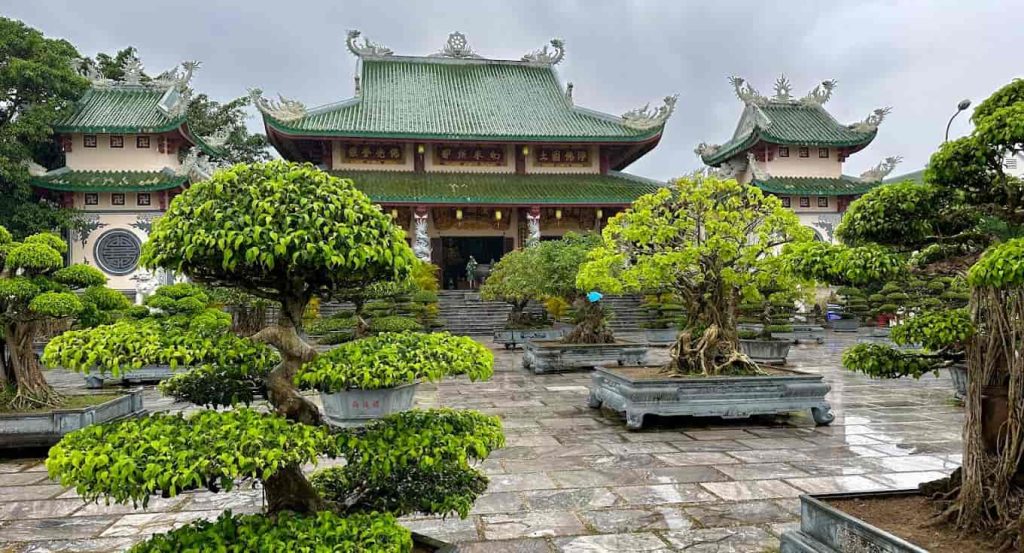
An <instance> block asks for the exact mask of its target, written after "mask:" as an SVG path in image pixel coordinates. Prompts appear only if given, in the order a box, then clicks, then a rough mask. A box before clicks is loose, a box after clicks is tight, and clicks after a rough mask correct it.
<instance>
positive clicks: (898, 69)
mask: <svg viewBox="0 0 1024 553" xmlns="http://www.w3.org/2000/svg"><path fill="white" fill-rule="evenodd" d="M0 13H3V14H4V15H5V16H7V17H14V18H18V19H22V20H24V21H25V22H27V23H28V24H30V25H32V26H34V27H37V28H39V29H41V30H43V31H44V32H45V33H46V34H47V35H50V36H58V37H64V38H67V39H68V40H70V41H71V42H73V43H74V44H75V45H76V46H78V48H79V50H80V51H81V52H83V53H84V54H88V55H92V54H95V53H96V52H97V51H108V52H109V51H113V50H116V49H118V48H121V47H123V46H126V45H129V44H130V45H134V46H136V47H137V48H138V49H139V51H140V53H141V55H142V58H143V61H144V62H145V64H146V66H147V67H148V69H149V70H151V71H160V70H163V69H165V68H167V67H169V66H171V65H173V64H174V63H176V62H178V61H181V60H184V59H198V60H202V61H203V67H202V70H201V71H200V73H198V76H197V78H196V79H195V81H194V84H195V86H196V88H197V89H199V90H201V91H203V92H207V93H208V94H210V95H211V96H213V97H214V98H217V99H221V100H224V99H229V98H232V97H235V96H240V95H242V94H244V93H245V90H246V88H247V87H250V86H258V87H260V88H262V89H263V90H264V91H265V92H266V93H267V94H277V93H282V94H284V95H286V96H289V97H293V98H296V99H299V100H302V101H303V102H305V103H306V104H307V105H311V106H312V105H318V104H323V103H328V102H333V101H337V100H340V99H342V98H346V97H349V96H351V94H352V77H353V71H354V66H355V59H354V58H353V57H352V56H351V55H350V54H349V53H348V51H347V50H346V49H345V45H344V41H345V31H346V30H347V29H350V28H357V29H361V30H362V31H363V32H364V36H367V37H369V38H371V39H372V40H375V41H379V42H381V43H383V44H385V45H387V46H389V47H391V48H392V49H393V50H395V52H396V53H399V54H411V55H423V54H427V53H430V52H433V51H436V50H437V49H438V48H439V47H440V46H441V45H442V44H443V42H444V40H445V38H446V37H447V35H448V33H449V32H451V31H454V30H459V31H462V32H463V33H465V34H466V35H467V36H468V38H469V41H470V44H471V45H472V46H473V47H474V48H475V49H476V50H477V51H478V52H480V53H481V54H482V55H484V56H487V57H502V58H513V59H516V58H518V57H519V56H521V55H522V54H523V53H525V52H527V51H530V50H532V49H534V48H538V47H540V46H542V45H543V44H545V43H546V42H547V40H549V39H550V38H552V37H561V38H564V39H565V40H566V43H567V45H568V46H567V49H568V55H567V57H566V60H565V61H564V62H563V63H562V64H560V65H559V66H558V70H559V74H560V77H561V78H562V80H563V82H565V81H572V82H573V83H575V93H574V97H575V99H576V103H577V104H578V105H581V106H586V107H590V108H593V109H597V110H601V111H606V112H610V113H615V114H618V113H622V112H623V111H626V110H628V109H632V108H634V107H637V106H640V105H643V104H645V103H647V102H654V103H657V102H659V101H660V98H662V97H663V96H665V95H668V94H675V93H678V94H679V104H678V107H677V111H676V114H675V115H674V116H673V118H672V120H671V121H670V122H669V124H668V128H667V129H666V131H665V136H664V139H663V140H662V142H661V146H659V147H658V149H656V150H655V151H654V152H652V153H651V154H649V155H647V156H646V157H645V158H644V159H642V160H640V161H639V162H637V163H636V164H634V165H633V166H631V167H630V169H629V170H630V171H631V172H634V173H637V174H641V175H645V176H650V177H655V178H661V179H666V178H670V177H672V176H676V175H679V174H682V173H685V172H687V171H689V170H692V169H694V168H696V167H698V166H699V164H698V161H697V159H696V158H695V156H694V155H693V152H692V150H693V147H694V145H695V144H696V143H697V142H700V141H702V140H707V141H713V142H722V141H724V140H726V139H727V138H728V137H729V136H730V135H731V133H732V131H733V128H734V126H735V124H736V120H737V118H738V116H739V113H740V110H741V108H742V106H741V104H740V102H739V101H738V100H736V98H735V97H734V96H733V95H732V91H731V88H730V86H729V84H728V82H727V81H726V78H727V77H728V76H729V75H741V76H743V77H745V78H746V79H748V81H750V82H751V83H752V84H753V85H754V86H755V87H757V88H759V89H760V90H761V91H762V92H770V91H771V85H772V82H773V81H774V80H775V78H776V77H777V76H778V75H779V74H780V73H785V74H786V76H787V77H789V79H790V81H791V82H792V83H793V86H794V92H795V93H797V94H801V95H802V94H803V93H804V92H805V91H807V90H809V89H810V88H812V87H813V86H814V85H815V84H817V83H818V82H820V81H822V80H825V79H833V78H834V79H837V80H838V81H839V86H838V88H837V90H836V93H835V95H834V96H833V99H832V101H831V102H830V103H829V104H828V108H829V109H830V111H831V112H832V113H833V115H835V116H836V118H837V119H839V120H840V121H841V122H844V123H845V122H853V121H856V120H859V119H862V118H863V117H865V116H866V115H867V114H868V113H869V112H870V111H871V110H872V109H874V108H876V107H880V106H885V105H889V106H892V107H893V113H892V115H891V117H890V118H889V119H888V120H886V121H885V123H884V124H883V125H882V128H881V130H880V132H879V136H878V138H877V139H876V140H875V141H874V143H873V144H872V145H871V146H870V147H869V148H867V149H866V150H865V151H863V152H861V153H859V154H857V155H856V156H854V157H853V158H852V159H851V160H850V161H849V162H848V163H847V165H846V172H847V173H849V174H855V175H856V174H859V173H860V172H861V171H863V170H865V169H867V168H868V167H870V166H872V165H874V164H875V163H876V162H877V161H879V160H880V159H882V158H884V157H886V156H890V155H902V156H903V157H904V163H903V165H902V166H901V167H899V168H898V169H897V171H896V172H897V173H899V172H906V171H912V170H915V169H917V168H920V167H921V166H922V165H923V164H924V163H925V162H926V161H927V159H928V156H929V154H930V153H931V152H932V151H933V150H934V148H935V147H936V146H937V145H938V144H939V143H940V142H941V141H942V134H943V131H944V128H945V125H946V120H947V119H948V117H949V115H950V114H951V113H952V111H953V110H954V109H955V106H956V103H957V102H958V101H959V100H960V99H961V98H965V97H967V98H971V99H973V100H974V101H975V102H977V101H979V100H980V99H982V98H984V97H985V96H986V95H987V94H988V93H990V92H991V91H993V90H994V89H996V88H997V87H999V86H1001V85H1002V84H1004V83H1007V82H1009V81H1010V80H1011V79H1013V78H1015V77H1019V76H1020V74H1021V67H1022V64H1021V62H1020V52H1021V51H1024V34H1022V32H1021V29H1022V28H1024V9H1022V5H1021V4H1020V3H1019V2H1017V3H1011V2H1005V1H1004V2H995V1H975V2H970V3H966V2H895V1H873V2H823V1H796V0H788V1H784V2H770V1H769V2H765V1H763V0H762V1H759V2H732V1H730V2H710V1H709V2H680V1H664V2H655V1H644V2H629V3H627V2H597V1H583V0H575V1H560V2H551V1H532V0H517V1H505V2H481V1H475V2H468V1H463V2H443V3H442V2H413V1H407V2H395V1H388V2H385V1H360V2H353V1H345V2H338V1H334V2H330V1H322V2H300V1H297V0H293V1H281V0H275V1H272V2H271V1H264V0H248V1H244V2H238V1H236V2H228V1H224V0H221V1H210V0H206V1H191V0H176V1H175V2H152V1H143V2H138V1H132V2H113V1H111V2H97V1H89V2H86V1H83V0H46V1H17V2H15V1H11V0H7V1H2V2H0ZM961 117H962V118H961V119H959V120H958V121H957V122H956V123H955V124H954V126H953V133H952V134H953V135H954V136H955V135H957V134H961V133H964V132H966V131H967V130H968V129H969V128H970V127H969V124H968V121H967V117H964V116H961ZM252 126H253V127H254V128H259V123H258V121H257V120H256V118H255V117H254V118H253V120H252Z"/></svg>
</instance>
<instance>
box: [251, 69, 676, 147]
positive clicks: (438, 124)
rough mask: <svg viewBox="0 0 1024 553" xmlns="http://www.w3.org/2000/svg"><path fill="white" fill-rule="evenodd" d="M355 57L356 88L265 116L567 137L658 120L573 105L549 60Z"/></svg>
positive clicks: (632, 137) (623, 132)
mask: <svg viewBox="0 0 1024 553" xmlns="http://www.w3.org/2000/svg"><path fill="white" fill-rule="evenodd" d="M361 63H362V77H361V83H362V86H361V88H362V92H361V94H360V95H358V96H356V97H355V98H351V99H349V100H345V101H343V102H340V103H336V104H330V105H326V106H322V107H319V108H315V109H311V110H310V111H309V112H308V113H307V114H306V116H305V117H302V118H300V119H297V120H294V121H289V122H283V121H278V120H275V119H273V118H272V117H270V116H266V115H265V116H264V119H265V121H266V122H267V123H268V124H269V125H270V126H272V127H273V128H274V129H277V130H279V131H282V132H284V133H286V134H293V135H303V136H345V137H372V138H410V139H454V140H530V141H563V140H572V141H573V142H586V141H593V142H599V141H627V142H632V141H643V140H646V139H648V138H651V137H654V136H657V135H658V134H659V133H660V132H661V130H662V127H663V125H658V126H656V127H654V128H650V129H644V130H638V129H634V128H630V127H628V126H626V125H625V124H623V122H622V119H621V118H620V117H617V116H613V115H608V114H603V113H598V112H596V111H591V110H587V109H582V108H577V107H574V106H573V105H572V103H571V102H570V101H568V100H567V99H566V97H565V93H564V91H563V89H562V86H561V84H559V81H558V77H557V75H556V74H555V71H554V69H553V68H552V67H550V66H541V65H536V64H528V63H523V62H515V61H498V60H464V59H459V60H453V59H445V58H419V57H394V58H391V57H388V58H383V59H380V58H378V59H370V58H363V59H362V60H361Z"/></svg>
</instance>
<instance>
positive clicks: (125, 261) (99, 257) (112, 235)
mask: <svg viewBox="0 0 1024 553" xmlns="http://www.w3.org/2000/svg"><path fill="white" fill-rule="evenodd" d="M141 252H142V243H141V242H140V241H139V239H138V237H136V236H135V235H134V234H132V233H131V232H129V231H127V230H123V229H114V230H108V231H107V232H105V233H103V234H102V235H101V236H100V237H99V239H98V240H96V245H95V246H94V247H93V257H95V258H96V264H97V265H99V267H100V269H103V271H104V272H105V273H107V274H111V275H126V274H128V273H130V272H132V271H134V270H135V267H137V266H138V264H139V255H140V254H141Z"/></svg>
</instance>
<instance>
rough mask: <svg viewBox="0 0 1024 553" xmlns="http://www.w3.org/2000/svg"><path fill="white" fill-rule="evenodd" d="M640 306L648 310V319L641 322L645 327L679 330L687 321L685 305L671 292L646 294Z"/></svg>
mask: <svg viewBox="0 0 1024 553" xmlns="http://www.w3.org/2000/svg"><path fill="white" fill-rule="evenodd" d="M640 307H642V308H644V309H645V310H646V312H647V313H646V314H647V319H648V320H647V321H644V322H643V323H642V324H641V326H643V327H644V328H650V329H670V328H674V329H677V330H678V329H681V328H682V325H683V324H684V323H685V321H686V314H685V310H684V308H683V306H682V305H681V304H680V303H679V301H678V300H677V299H675V298H674V297H673V296H672V294H671V293H669V292H660V291H659V292H655V293H647V294H645V295H644V299H643V302H642V303H641V304H640Z"/></svg>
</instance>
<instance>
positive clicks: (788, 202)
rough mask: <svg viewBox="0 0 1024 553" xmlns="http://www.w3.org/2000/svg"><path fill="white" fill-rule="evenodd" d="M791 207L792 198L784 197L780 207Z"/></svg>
mask: <svg viewBox="0 0 1024 553" xmlns="http://www.w3.org/2000/svg"><path fill="white" fill-rule="evenodd" d="M792 205H793V200H792V198H790V197H789V196H785V197H783V198H782V207H791V206H792Z"/></svg>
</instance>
